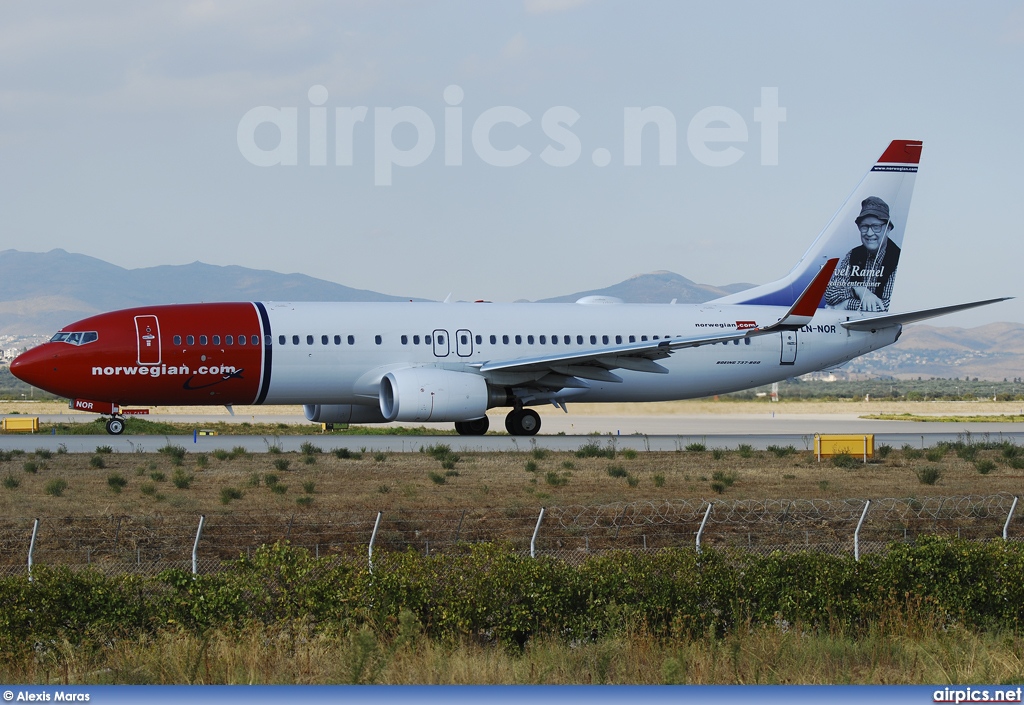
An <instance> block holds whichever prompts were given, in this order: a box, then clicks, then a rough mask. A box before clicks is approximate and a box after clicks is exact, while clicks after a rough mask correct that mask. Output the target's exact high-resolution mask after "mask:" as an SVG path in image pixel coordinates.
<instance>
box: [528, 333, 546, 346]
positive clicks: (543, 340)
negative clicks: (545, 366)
mask: <svg viewBox="0 0 1024 705" xmlns="http://www.w3.org/2000/svg"><path fill="white" fill-rule="evenodd" d="M530 337H531V338H533V336H532V335H531V336H530ZM530 342H531V343H532V342H533V340H531V341H530ZM540 344H541V345H547V336H543V335H542V336H541V337H540Z"/></svg>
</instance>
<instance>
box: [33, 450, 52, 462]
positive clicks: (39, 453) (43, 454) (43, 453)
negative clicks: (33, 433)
mask: <svg viewBox="0 0 1024 705" xmlns="http://www.w3.org/2000/svg"><path fill="white" fill-rule="evenodd" d="M36 457H37V458H40V459H42V460H49V459H50V458H52V457H53V452H52V451H51V450H50V449H49V448H36Z"/></svg>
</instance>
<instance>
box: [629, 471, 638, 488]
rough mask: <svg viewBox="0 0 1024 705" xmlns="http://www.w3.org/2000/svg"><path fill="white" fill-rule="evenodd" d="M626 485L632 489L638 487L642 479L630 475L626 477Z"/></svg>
mask: <svg viewBox="0 0 1024 705" xmlns="http://www.w3.org/2000/svg"><path fill="white" fill-rule="evenodd" d="M626 484H627V485H629V486H630V487H636V486H637V485H639V484H640V478H639V477H637V476H636V475H633V474H632V473H630V474H628V475H626Z"/></svg>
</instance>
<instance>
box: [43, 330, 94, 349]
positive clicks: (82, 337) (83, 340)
mask: <svg viewBox="0 0 1024 705" xmlns="http://www.w3.org/2000/svg"><path fill="white" fill-rule="evenodd" d="M98 339H99V335H98V334H97V333H96V331H94V330H90V331H83V332H74V333H69V332H65V331H61V332H60V333H57V334H56V335H54V336H53V337H52V338H50V342H51V343H70V344H71V345H85V344H87V343H92V342H95V341H96V340H98Z"/></svg>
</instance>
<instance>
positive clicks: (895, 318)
mask: <svg viewBox="0 0 1024 705" xmlns="http://www.w3.org/2000/svg"><path fill="white" fill-rule="evenodd" d="M1012 298H1013V297H1012V296H1004V297H1002V298H999V299H986V300H985V301H972V302H971V303H969V304H955V305H953V306H943V307H941V308H928V309H924V310H921V311H910V312H909V313H892V314H889V315H887V316H874V317H872V318H857V319H854V320H852V321H843V322H842V323H840V324H839V325H841V326H842V327H843V328H848V329H850V330H870V331H876V330H880V329H882V328H889V327H891V326H898V325H903V324H904V323H915V322H917V321H925V320H928V319H929V318H935V317H937V316H945V315H946V314H947V313H956V312H957V311H966V310H967V309H970V308H977V307H978V306H988V305H989V304H995V303H999V302H1000V301H1008V300H1009V299H1012Z"/></svg>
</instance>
